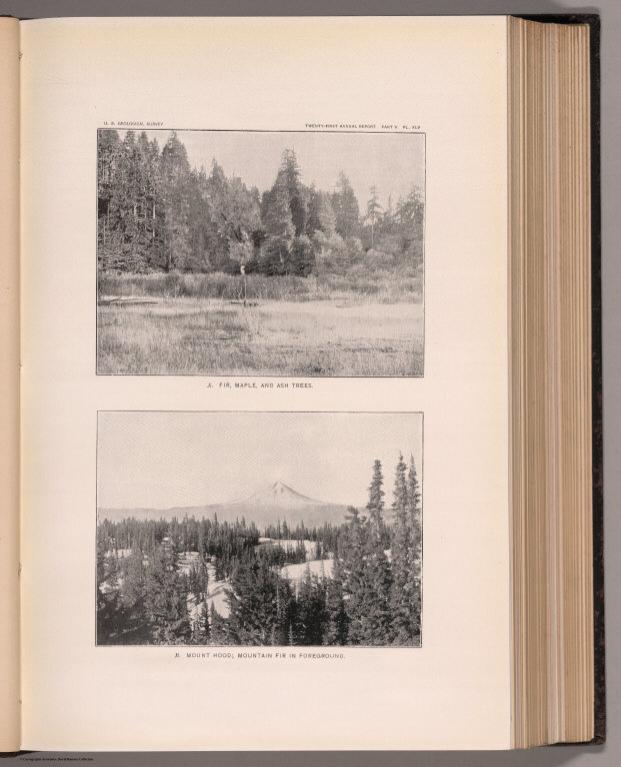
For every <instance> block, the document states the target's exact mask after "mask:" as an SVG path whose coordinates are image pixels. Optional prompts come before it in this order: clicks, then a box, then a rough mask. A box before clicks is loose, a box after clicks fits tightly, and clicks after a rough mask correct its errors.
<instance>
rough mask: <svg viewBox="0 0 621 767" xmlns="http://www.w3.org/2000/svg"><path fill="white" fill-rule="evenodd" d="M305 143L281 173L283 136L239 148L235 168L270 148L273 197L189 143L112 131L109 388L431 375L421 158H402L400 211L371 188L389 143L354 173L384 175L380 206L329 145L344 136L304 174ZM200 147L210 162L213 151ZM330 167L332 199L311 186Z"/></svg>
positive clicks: (106, 203)
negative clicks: (161, 380)
mask: <svg viewBox="0 0 621 767" xmlns="http://www.w3.org/2000/svg"><path fill="white" fill-rule="evenodd" d="M183 135H184V137H185V136H186V135H187V136H188V138H186V141H189V140H190V138H189V134H186V133H184V134H183ZM270 135H271V134H270ZM290 138H291V137H280V138H279V139H278V140H279V141H280V142H281V144H282V156H281V160H280V165H279V164H278V161H277V160H275V161H274V167H273V169H272V168H271V166H269V165H268V164H269V163H271V162H272V160H271V159H267V157H269V158H272V157H273V155H272V154H270V153H268V152H266V147H267V146H271V144H269V143H265V142H270V141H273V140H274V138H273V135H271V137H270V136H268V137H267V138H266V137H265V136H263V134H261V133H253V134H251V135H250V136H243V137H241V138H240V135H239V134H238V133H235V132H231V135H230V136H227V137H226V139H227V140H228V142H229V143H228V144H227V150H228V152H229V154H230V152H231V149H232V148H234V147H235V146H236V143H235V142H244V143H243V147H244V151H245V152H246V153H247V152H248V151H249V147H250V148H251V149H252V150H253V151H254V150H255V147H256V151H255V157H254V159H253V165H256V166H261V172H262V173H263V176H264V177H265V178H270V177H271V178H272V179H273V181H272V183H271V185H270V186H268V188H265V189H261V190H259V189H258V188H257V187H256V186H253V187H249V186H247V185H246V183H245V182H244V179H243V178H240V177H237V176H227V175H226V173H225V170H224V169H223V167H222V166H221V165H220V164H218V162H217V158H215V159H214V160H213V162H212V164H211V167H210V168H208V169H204V168H195V167H192V166H191V164H190V161H189V159H188V154H187V151H186V147H185V145H184V143H183V141H182V139H181V138H180V137H179V136H178V135H177V134H175V133H172V134H171V135H170V136H169V138H168V140H167V141H166V143H165V144H164V146H163V147H162V148H161V149H160V147H159V145H158V144H157V142H156V140H155V139H154V140H151V141H150V140H149V138H148V137H147V135H146V133H141V134H139V135H136V134H135V133H133V132H132V131H127V132H126V134H125V135H124V136H123V138H121V136H120V135H119V133H118V132H117V131H114V130H101V131H99V134H98V190H97V193H98V240H97V257H98V303H99V307H98V320H97V323H98V326H97V327H98V335H97V340H98V353H97V369H98V372H99V373H100V374H104V375H144V374H155V375H158V374H159V375H173V374H189V375H199V374H231V375H232V374H251V373H256V374H262V375H309V376H312V375H324V376H330V375H421V374H422V368H423V316H422V315H423V308H422V307H423V218H424V202H423V198H422V191H421V190H420V189H419V188H418V187H417V186H416V184H415V181H416V173H415V172H414V170H413V169H411V168H410V165H409V159H410V154H411V150H412V146H411V145H410V144H408V145H406V144H405V143H404V144H403V145H401V144H400V145H399V147H398V149H395V148H394V146H393V147H392V148H391V149H390V151H391V152H393V155H392V156H391V158H390V159H392V161H393V162H394V159H395V158H394V153H395V152H397V151H399V153H400V154H399V158H400V157H401V153H403V164H402V166H403V167H405V168H407V172H404V176H405V178H402V179H400V185H399V184H396V182H395V188H396V189H399V190H402V189H405V188H408V185H409V184H410V181H411V186H409V189H410V191H409V192H408V193H407V194H404V193H402V192H399V193H396V194H395V195H394V198H393V196H392V195H390V194H389V192H388V191H387V189H388V187H389V185H390V183H392V181H391V180H390V179H388V180H386V178H384V186H385V187H386V189H383V194H384V197H385V199H383V206H382V205H381V204H380V197H379V194H378V192H377V191H376V189H375V187H374V186H373V178H372V174H373V173H379V172H380V171H379V170H377V164H378V160H377V158H378V157H380V156H382V152H384V153H385V152H388V151H389V150H388V149H386V148H385V146H384V145H382V140H383V139H384V140H385V138H386V137H385V136H382V135H379V136H377V137H373V142H374V143H373V144H372V148H369V145H365V147H366V148H365V149H364V151H363V149H362V148H361V151H360V157H357V158H356V160H355V161H352V159H351V157H350V158H349V159H348V162H349V163H350V165H351V168H352V169H351V170H350V174H351V173H352V172H354V171H357V172H358V173H359V174H360V172H361V169H362V172H363V173H364V172H368V174H369V187H368V189H369V191H368V196H367V199H365V200H359V199H358V198H357V195H356V192H355V190H354V188H353V185H352V183H350V180H349V179H348V177H347V175H346V174H345V173H344V172H343V171H342V168H341V157H340V155H339V153H338V151H336V150H335V148H334V146H332V145H331V149H330V148H329V146H328V144H325V143H322V142H326V141H331V140H332V139H330V137H327V136H324V135H322V134H317V136H316V138H315V143H314V144H313V146H312V147H310V145H308V146H307V145H305V146H306V155H308V156H306V155H305V156H306V160H305V162H306V164H307V166H308V167H306V168H305V169H302V168H301V167H300V165H299V162H298V158H297V156H296V153H295V152H294V151H293V150H292V149H291V148H290V147H288V146H287V142H289V140H290ZM367 139H368V137H367ZM191 140H192V142H193V144H194V145H196V144H197V143H198V144H200V146H201V147H202V151H203V155H205V156H207V154H208V152H209V151H210V149H209V148H210V142H213V141H214V139H213V135H212V134H211V133H210V132H204V133H200V136H198V137H197V136H196V135H194V134H192V138H191ZM291 140H293V138H291ZM297 140H298V141H300V140H301V139H300V138H298V139H297ZM347 140H348V141H349V142H354V141H355V140H356V138H355V137H354V136H352V137H348V139H347ZM403 140H404V142H405V141H406V140H407V141H408V142H415V141H417V140H418V139H417V138H416V137H415V136H405V137H404V138H403ZM220 141H222V139H220ZM219 146H221V145H219ZM239 146H240V147H241V146H242V144H239ZM352 146H353V144H352ZM361 147H362V144H361ZM350 149H351V148H350ZM324 150H325V151H324ZM365 152H367V154H365ZM350 154H351V152H350ZM263 155H265V157H266V159H263ZM353 162H355V165H354V164H353ZM373 162H374V163H375V165H374V166H373V167H374V168H375V169H376V170H371V169H370V170H368V171H367V170H366V168H367V165H368V166H371V165H372V163H373ZM314 165H316V166H317V168H314V167H313V166H314ZM326 167H329V169H330V170H329V171H327V170H326ZM319 168H321V169H322V170H321V172H322V173H323V176H322V178H326V179H327V178H328V177H329V178H330V181H329V182H327V180H326V181H323V182H322V183H324V185H325V184H326V183H330V188H329V189H320V188H318V187H317V186H316V185H315V184H307V183H305V178H307V177H308V178H312V177H313V176H312V174H313V172H315V173H318V172H319V171H318V170H317V169H319ZM385 175H386V174H385V173H384V176H385ZM419 175H420V174H419ZM332 179H333V180H332ZM242 267H243V273H244V276H243V277H242Z"/></svg>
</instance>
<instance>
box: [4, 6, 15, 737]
mask: <svg viewBox="0 0 621 767" xmlns="http://www.w3.org/2000/svg"><path fill="white" fill-rule="evenodd" d="M0 73H1V74H0V103H2V105H3V108H2V111H1V113H0V350H1V354H0V493H1V497H0V506H1V507H2V513H1V514H0V588H2V601H1V602H0V648H1V652H0V689H1V690H2V697H1V698H0V750H1V751H17V750H19V736H20V732H19V729H20V725H19V23H18V22H17V21H16V20H15V19H0Z"/></svg>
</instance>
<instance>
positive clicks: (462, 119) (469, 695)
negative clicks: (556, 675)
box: [22, 17, 510, 750]
mask: <svg viewBox="0 0 621 767" xmlns="http://www.w3.org/2000/svg"><path fill="white" fill-rule="evenodd" d="M22 37H23V51H24V58H23V61H22V94H23V111H22V119H23V133H22V199H23V200H24V211H23V213H24V220H23V243H22V244H23V256H22V265H23V307H22V310H23V349H22V354H23V360H24V368H23V380H22V398H23V406H22V427H23V488H22V491H23V498H22V501H23V535H22V561H23V568H24V571H23V605H22V608H23V691H22V696H23V711H24V714H23V742H22V747H23V748H45V749H54V748H57V749H79V750H83V749H115V750H123V749H158V750H169V749H170V750H173V749H190V750H195V749H202V748H209V749H343V748H353V749H367V748H372V749H374V748H378V749H405V748H419V749H444V748H507V747H509V746H510V598H509V594H510V588H509V575H510V573H509V538H508V531H509V521H508V479H507V466H508V454H507V450H508V435H507V423H508V413H507V391H508V381H507V371H508V363H507V244H506V243H507V232H506V221H507V213H506V207H507V206H506V200H507V189H506V178H507V171H506V169H507V123H506V120H507V104H506V20H505V19H504V18H500V17H498V18H496V17H490V18H487V17H478V18H459V19H452V18H356V19H348V18H332V19H301V18H300V19H246V20H242V19H211V20H205V19H185V20H179V19H176V20H171V19H158V20H145V19H135V20H131V19H123V20H114V19H111V20H96V21H95V20H80V19H76V20H63V21H41V22H39V21H34V22H26V23H23V24H22ZM110 120H114V121H133V120H137V121H144V122H145V123H146V122H148V121H161V122H162V123H163V125H164V127H176V128H263V129H302V128H304V126H305V124H306V123H309V122H313V123H321V122H329V123H369V124H371V123H373V124H377V125H381V124H382V123H395V122H396V123H407V124H418V125H420V126H421V130H423V131H425V133H426V137H427V138H426V168H427V177H426V178H427V181H426V204H427V207H426V245H425V312H426V316H425V334H426V343H425V348H426V358H425V377H424V378H423V379H390V380H387V379H352V380H350V379H313V380H312V381H310V382H311V383H312V388H311V389H310V390H290V391H288V392H278V391H262V392H257V393H253V392H247V391H245V392H240V391H235V390H229V391H227V390H224V391H221V390H218V389H208V388H207V387H206V379H205V378H201V377H188V378H173V377H150V378H107V377H106V378H103V377H100V378H97V377H96V376H95V316H96V315H95V308H96V307H95V303H96V256H95V247H96V191H95V190H96V129H97V128H98V127H103V126H104V122H105V121H110ZM106 409H174V410H193V409H196V410H227V409H230V410H296V409H299V410H335V411H338V410H387V411H403V410H412V411H422V412H423V413H424V419H425V421H424V423H425V426H424V430H425V434H424V438H425V444H424V487H423V493H424V501H423V503H424V547H425V551H424V575H423V577H424V584H423V647H422V648H421V649H349V648H344V649H343V655H344V658H343V659H341V660H323V661H317V660H312V659H298V660H296V661H295V662H293V661H287V662H284V661H279V660H265V661H247V660H236V659H233V660H230V659H222V660H209V661H203V660H200V659H184V658H175V652H176V650H175V648H160V647H150V648H132V647H99V648H98V647H96V646H95V504H96V501H95V487H96V457H95V447H96V424H97V411H98V410H106ZM232 649H233V650H236V648H232Z"/></svg>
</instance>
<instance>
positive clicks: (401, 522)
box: [390, 455, 413, 644]
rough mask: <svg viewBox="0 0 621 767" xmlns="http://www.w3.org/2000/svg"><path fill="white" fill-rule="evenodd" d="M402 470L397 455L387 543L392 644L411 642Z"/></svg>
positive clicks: (408, 542) (405, 494)
mask: <svg viewBox="0 0 621 767" xmlns="http://www.w3.org/2000/svg"><path fill="white" fill-rule="evenodd" d="M406 471H407V468H406V465H405V462H404V460H403V456H402V455H399V461H398V463H397V467H396V470H395V487H394V493H393V504H392V512H393V523H392V543H391V564H392V578H393V582H392V592H391V599H390V606H391V611H392V628H393V638H394V642H395V644H409V643H410V642H411V640H412V633H411V619H410V612H411V590H412V589H413V583H412V578H411V573H410V562H411V557H410V547H411V538H410V526H409V520H408V488H407V479H406Z"/></svg>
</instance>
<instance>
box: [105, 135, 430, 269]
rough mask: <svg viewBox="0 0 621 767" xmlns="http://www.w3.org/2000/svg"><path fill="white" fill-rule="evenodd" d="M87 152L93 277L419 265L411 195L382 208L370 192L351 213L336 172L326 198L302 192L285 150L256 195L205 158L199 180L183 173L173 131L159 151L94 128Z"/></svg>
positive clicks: (419, 208) (419, 237)
mask: <svg viewBox="0 0 621 767" xmlns="http://www.w3.org/2000/svg"><path fill="white" fill-rule="evenodd" d="M97 151H98V251H97V252H98V262H99V267H100V270H102V271H108V270H116V271H120V272H131V273H139V272H149V271H165V272H170V271H173V270H175V271H181V272H203V273H207V272H214V271H224V272H229V273H239V271H240V265H241V264H244V266H245V269H246V272H248V273H249V272H252V271H256V272H261V273H263V274H267V275H274V274H297V275H303V276H305V275H309V274H311V273H320V272H335V273H343V274H344V273H347V271H348V269H350V268H351V267H354V266H358V267H359V268H363V267H365V266H366V267H368V268H369V269H377V268H384V269H386V268H391V269H394V268H395V267H396V268H405V269H409V270H416V269H417V268H418V266H419V265H420V264H421V263H422V257H423V218H424V203H423V199H422V196H421V193H420V191H419V190H418V189H415V188H413V189H412V190H411V192H410V194H408V195H407V196H406V197H405V198H399V199H398V200H396V201H394V202H393V201H392V199H390V200H389V204H388V206H387V208H386V210H384V209H382V206H381V205H380V203H379V199H378V196H377V192H376V190H375V188H374V187H372V186H371V187H370V189H369V199H368V200H367V201H365V202H364V206H363V207H362V208H361V206H360V203H359V201H358V200H357V198H356V195H355V193H354V190H353V188H352V186H351V183H350V182H349V180H348V178H347V177H346V175H345V174H344V173H342V172H341V173H340V174H339V175H338V177H337V178H336V179H335V180H336V186H335V190H334V191H332V192H328V191H322V190H319V189H316V188H315V187H314V186H310V187H308V186H306V185H305V184H304V183H303V181H302V174H301V171H300V168H299V165H298V161H297V158H296V155H295V153H294V152H293V150H291V149H285V151H284V152H283V155H282V162H281V165H280V168H277V169H275V180H274V183H273V185H272V187H271V188H270V189H268V190H266V191H263V193H261V192H259V190H258V189H257V188H256V187H252V188H250V189H249V188H248V187H246V185H245V184H244V182H243V180H242V179H240V178H237V177H231V178H227V177H226V176H225V174H224V171H223V169H222V167H221V166H220V165H218V163H217V162H216V160H215V159H214V160H213V162H212V166H211V169H210V171H209V172H207V171H206V170H205V169H204V168H192V167H191V166H190V163H189V161H188V156H187V152H186V148H185V146H184V145H183V143H182V142H181V140H180V139H179V137H178V136H177V135H176V134H175V133H174V132H173V133H172V134H171V136H170V138H169V139H168V141H167V142H166V144H165V146H164V147H163V149H162V150H161V151H160V149H159V146H158V144H157V142H156V141H155V140H153V141H149V140H148V137H147V135H146V133H144V132H142V133H140V134H139V135H136V134H135V133H134V132H133V131H127V132H126V134H125V137H124V138H123V139H122V140H121V138H120V136H119V134H118V132H117V131H116V130H100V131H99V133H98V147H97ZM257 151H260V146H259V145H257ZM335 175H336V174H335Z"/></svg>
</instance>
